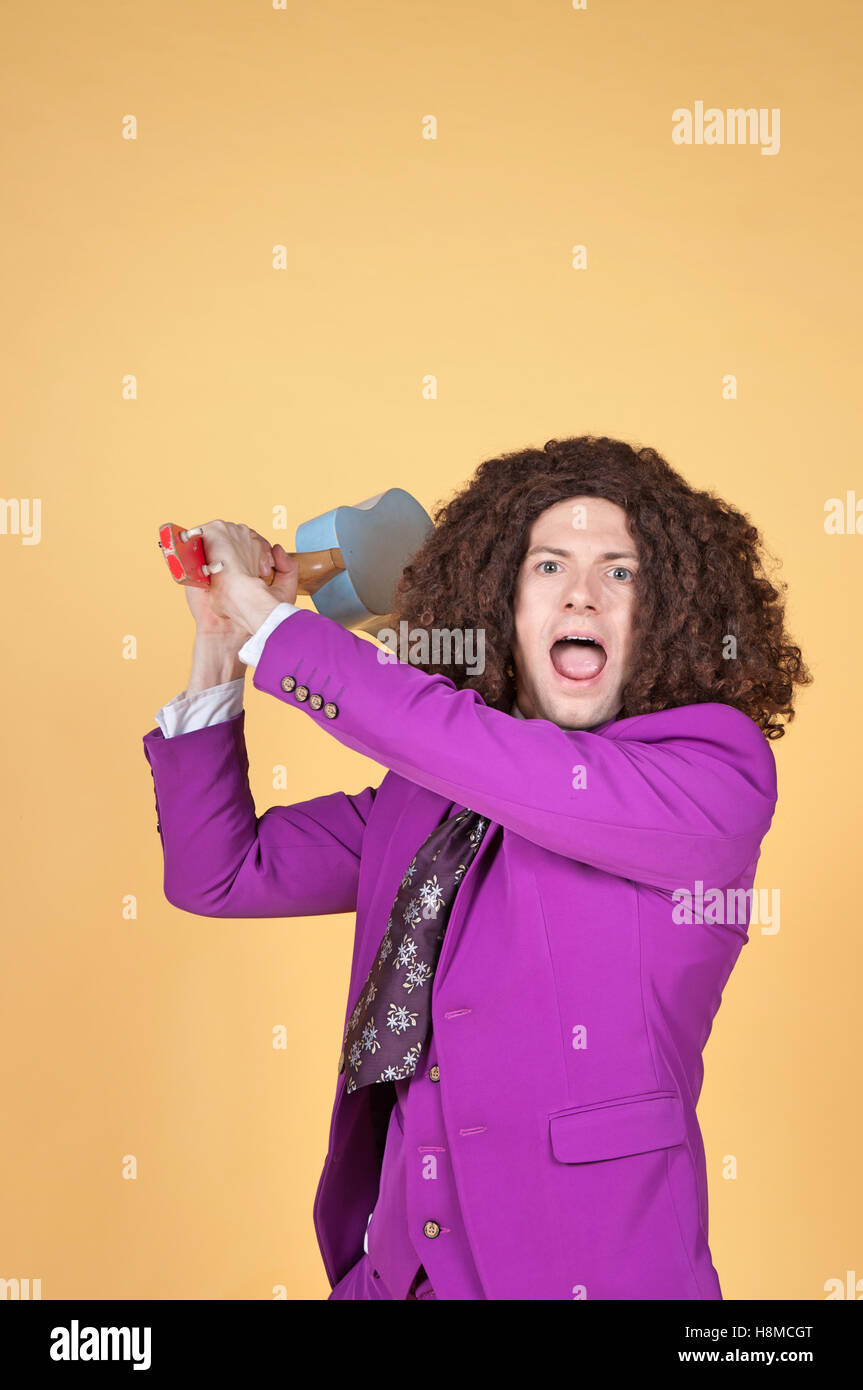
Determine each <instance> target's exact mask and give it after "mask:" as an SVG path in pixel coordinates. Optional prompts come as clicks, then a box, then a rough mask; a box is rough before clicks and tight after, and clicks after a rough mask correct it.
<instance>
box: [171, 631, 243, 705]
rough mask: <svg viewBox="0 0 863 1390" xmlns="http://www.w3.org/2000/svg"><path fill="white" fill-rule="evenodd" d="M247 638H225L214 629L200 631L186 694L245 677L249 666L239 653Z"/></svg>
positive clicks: (196, 639)
mask: <svg viewBox="0 0 863 1390" xmlns="http://www.w3.org/2000/svg"><path fill="white" fill-rule="evenodd" d="M245 641H246V638H245V637H243V636H242V635H241V636H239V637H237V636H230V637H224V636H221V635H219V634H217V633H212V632H198V633H196V635H195V646H194V652H193V656H192V673H191V675H190V676H189V682H188V685H187V686H186V694H187V695H194V694H196V693H197V692H198V691H200V690H209V689H211V688H212V686H214V685H224V684H225V683H226V682H227V681H233V680H239V679H240V677H243V676H245V674H246V671H247V670H248V667H247V666H246V663H245V662H244V661H240V658H239V657H238V655H237V653H238V651H239V649H240V647H241V646H242V645H243V643H244V642H245Z"/></svg>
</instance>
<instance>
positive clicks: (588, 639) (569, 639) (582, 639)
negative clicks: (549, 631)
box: [561, 637, 596, 647]
mask: <svg viewBox="0 0 863 1390" xmlns="http://www.w3.org/2000/svg"><path fill="white" fill-rule="evenodd" d="M561 641H563V642H589V643H590V645H591V646H592V647H595V646H596V641H595V639H594V638H593V637H563V638H561Z"/></svg>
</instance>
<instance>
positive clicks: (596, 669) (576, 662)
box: [549, 633, 608, 681]
mask: <svg viewBox="0 0 863 1390" xmlns="http://www.w3.org/2000/svg"><path fill="white" fill-rule="evenodd" d="M549 656H550V657H551V664H552V666H553V667H554V669H555V671H557V673H558V675H559V676H565V677H566V679H567V680H569V681H590V680H594V679H595V678H596V676H598V675H599V673H600V671H601V670H602V669H603V667H604V666H605V663H606V661H607V660H608V658H607V656H606V652H605V648H604V647H603V645H602V643H601V642H600V641H599V639H598V638H595V637H589V636H587V635H586V634H585V635H579V634H575V633H571V634H567V636H565V637H560V638H558V640H557V641H556V642H553V643H552V645H551V648H550V651H549Z"/></svg>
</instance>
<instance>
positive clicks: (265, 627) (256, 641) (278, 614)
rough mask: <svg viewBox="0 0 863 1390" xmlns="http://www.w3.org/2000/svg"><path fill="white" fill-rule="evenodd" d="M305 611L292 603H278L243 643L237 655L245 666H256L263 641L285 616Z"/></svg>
mask: <svg viewBox="0 0 863 1390" xmlns="http://www.w3.org/2000/svg"><path fill="white" fill-rule="evenodd" d="M303 612H305V610H304V609H302V608H297V606H296V604H294V603H280V604H279V606H278V607H277V608H274V609H273V611H272V613H270V614H269V616H268V617H266V618H265V619H264V621H263V622H262V623H261V626H260V627H259V628H258V630H257V632H253V633H252V635H251V637H250V638H249V639H248V640H247V641H246V642H244V643H243V645H242V647H240V650H239V651H238V652H237V656H238V657H239V658H240V660H241V661H244V662H245V663H246V665H247V666H257V664H258V662H259V661H260V659H261V652H262V651H263V650H264V643H265V642H266V640H267V638H268V637H269V635H270V633H271V632H272V631H273V629H274V628H276V627H278V626H279V623H281V622H284V620H285V618H290V617H291V615H292V614H293V613H303Z"/></svg>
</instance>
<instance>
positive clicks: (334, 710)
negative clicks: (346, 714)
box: [324, 700, 339, 719]
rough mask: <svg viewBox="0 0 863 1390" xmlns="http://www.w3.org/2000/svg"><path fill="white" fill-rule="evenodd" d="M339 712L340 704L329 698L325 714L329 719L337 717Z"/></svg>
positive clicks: (325, 706)
mask: <svg viewBox="0 0 863 1390" xmlns="http://www.w3.org/2000/svg"><path fill="white" fill-rule="evenodd" d="M338 712H339V707H338V705H337V704H335V703H334V702H333V701H332V700H327V703H326V704H325V705H324V714H325V715H326V716H327V719H335V717H336V715H337V714H338Z"/></svg>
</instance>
